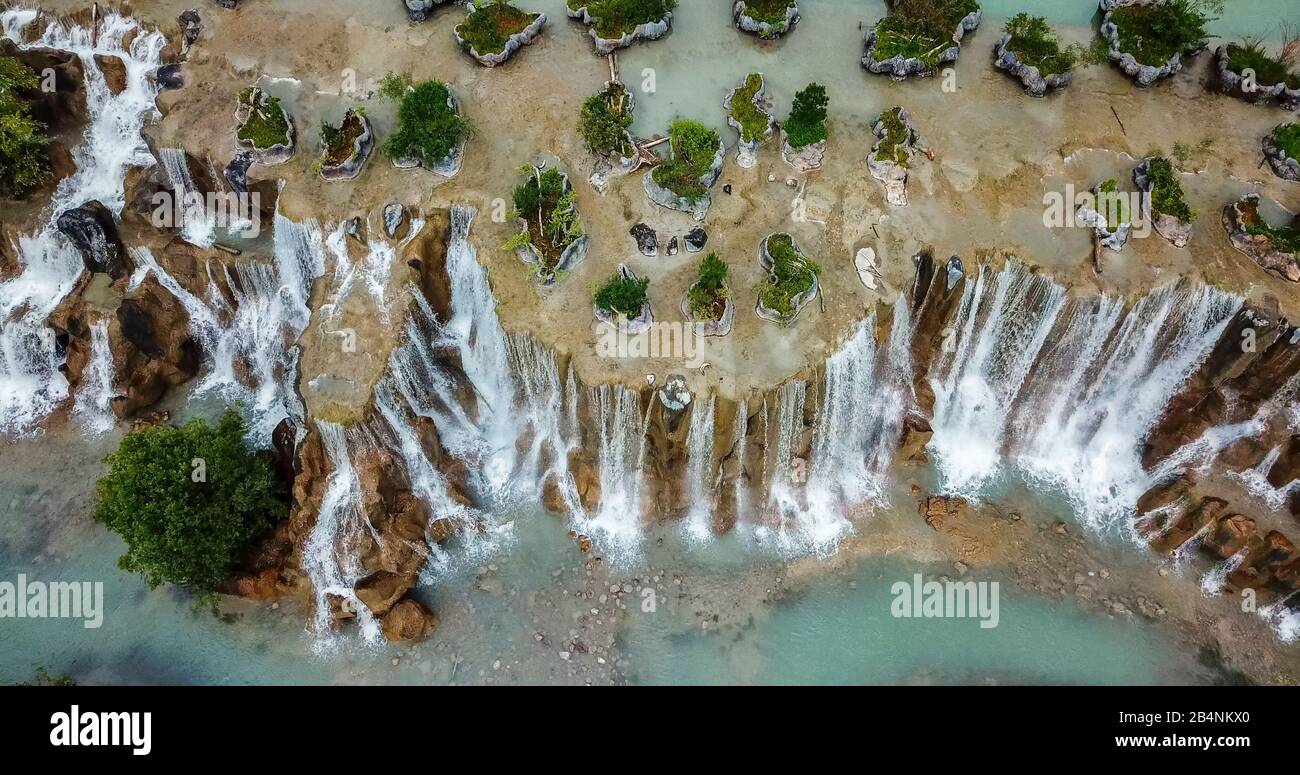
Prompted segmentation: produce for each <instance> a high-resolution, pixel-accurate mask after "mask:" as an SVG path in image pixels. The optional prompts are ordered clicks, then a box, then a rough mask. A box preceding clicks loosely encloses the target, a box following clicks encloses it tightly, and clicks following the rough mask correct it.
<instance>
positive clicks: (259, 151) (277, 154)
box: [235, 87, 298, 167]
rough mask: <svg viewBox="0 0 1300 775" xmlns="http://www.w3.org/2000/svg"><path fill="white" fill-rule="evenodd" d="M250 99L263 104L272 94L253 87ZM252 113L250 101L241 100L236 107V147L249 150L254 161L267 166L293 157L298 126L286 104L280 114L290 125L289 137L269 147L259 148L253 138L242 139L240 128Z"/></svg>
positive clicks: (281, 162)
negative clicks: (285, 107)
mask: <svg viewBox="0 0 1300 775" xmlns="http://www.w3.org/2000/svg"><path fill="white" fill-rule="evenodd" d="M250 99H251V100H252V101H259V100H260V101H261V102H262V103H263V104H267V103H268V102H269V100H270V95H268V94H267V93H266V92H264V91H262V90H261V89H258V88H257V87H253V91H252V95H251V97H250ZM252 114H253V106H252V105H251V104H250V103H247V102H244V101H243V100H240V102H239V106H238V107H236V108H235V122H236V124H237V126H236V128H235V149H236V150H239V151H247V152H248V153H249V154H250V155H251V156H252V159H253V161H255V162H257V163H258V164H261V165H262V166H265V167H274V166H276V165H278V164H284V163H285V162H287V161H289V160H290V159H292V158H293V152H294V149H295V148H296V147H297V145H298V128H297V127H296V126H295V125H294V123H293V116H291V115H289V111H287V110H285V109H284V105H281V106H280V114H281V115H283V116H284V122H285V124H287V125H288V127H289V130H288V133H287V134H288V137H287V138H286V140H285V142H283V143H276V144H275V145H272V146H270V147H269V148H258V147H257V146H255V145H253V141H252V140H241V139H240V137H239V130H240V129H243V127H244V124H245V123H247V122H248V119H249V118H250V117H251V116H252Z"/></svg>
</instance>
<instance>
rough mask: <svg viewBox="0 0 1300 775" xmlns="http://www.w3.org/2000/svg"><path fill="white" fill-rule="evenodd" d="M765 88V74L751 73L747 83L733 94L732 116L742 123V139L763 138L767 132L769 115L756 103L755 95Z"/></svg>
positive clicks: (753, 140) (747, 140)
mask: <svg viewBox="0 0 1300 775" xmlns="http://www.w3.org/2000/svg"><path fill="white" fill-rule="evenodd" d="M761 88H763V76H761V75H759V74H758V73H750V74H749V75H747V76H745V83H744V84H742V85H741V86H740V87H739V88H738V89H736V92H735V93H734V94H733V95H731V117H732V118H734V119H736V122H737V123H738V124H740V139H742V140H744V141H745V142H747V143H752V142H757V141H759V140H762V139H763V138H764V136H766V134H767V125H768V121H769V118H768V115H767V114H766V113H764V112H763V111H761V110H759V109H758V106H757V105H755V104H754V96H755V95H757V94H758V90H759V89H761Z"/></svg>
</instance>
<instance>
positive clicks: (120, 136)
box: [0, 9, 165, 435]
mask: <svg viewBox="0 0 1300 775" xmlns="http://www.w3.org/2000/svg"><path fill="white" fill-rule="evenodd" d="M38 19H40V20H41V21H42V22H44V23H45V27H44V29H43V30H41V31H40V34H39V35H38V36H36V37H35V39H34V40H32V41H30V42H28V41H27V39H26V38H27V32H28V28H29V27H30V26H31V25H32V24H34V23H36V22H37V20H38ZM0 30H3V35H4V37H5V38H7V39H9V40H11V41H13V42H14V43H15V44H16V45H17V46H18V47H19V48H23V49H27V48H52V49H58V50H62V51H67V52H70V53H72V54H74V55H76V56H77V58H78V59H79V60H80V62H81V65H82V68H83V71H84V74H85V76H84V77H85V81H84V83H83V89H84V92H85V96H86V110H87V115H88V119H89V124H88V126H87V128H86V133H85V135H84V137H83V138H82V140H81V142H80V143H79V144H78V145H77V146H76V147H75V148H74V149H73V150H72V157H73V161H74V163H75V165H76V170H75V172H73V173H72V174H71V175H69V176H68V177H67V178H64V179H63V180H61V181H60V182H59V183H58V185H57V186H56V188H55V191H54V195H53V198H52V200H51V203H50V207H49V219H48V221H47V223H46V225H45V226H44V227H43V228H41V229H40V230H39V231H37V232H36V233H34V234H28V235H22V236H20V237H19V238H18V240H17V244H16V245H14V248H15V253H16V254H17V257H18V264H19V267H20V274H19V275H18V276H17V277H14V278H11V279H9V280H6V281H4V282H0V432H10V433H14V434H19V435H22V434H28V433H31V432H33V431H34V430H35V429H36V427H37V424H38V423H39V422H40V421H41V420H42V419H44V418H45V417H46V416H47V415H48V414H49V413H50V412H51V411H53V410H54V409H55V408H56V407H57V406H58V405H59V404H61V403H63V402H64V401H65V400H66V399H67V398H68V395H69V392H70V390H69V385H68V382H67V380H66V379H65V378H64V376H63V375H62V374H61V373H60V372H59V370H58V366H59V363H60V358H59V357H58V355H57V354H56V352H55V346H54V337H53V333H52V332H51V331H50V330H49V329H48V328H47V327H46V325H45V321H46V319H47V318H48V317H49V315H50V313H51V312H52V311H53V310H54V308H55V307H57V306H58V304H59V302H60V301H61V300H62V299H63V297H64V296H66V295H67V294H68V293H69V292H70V291H71V290H72V289H73V287H74V285H75V283H76V280H77V278H78V276H79V275H80V274H81V272H82V269H83V266H82V261H81V256H80V254H79V253H78V252H77V250H76V249H75V248H74V247H73V246H72V245H71V244H70V243H69V242H68V240H67V239H65V238H64V237H63V235H62V234H60V233H59V232H58V230H57V228H56V227H55V221H56V220H57V218H58V216H59V215H61V214H62V213H64V212H66V211H67V210H70V209H73V208H76V207H79V206H81V205H83V204H85V203H87V202H89V201H91V200H98V201H100V202H102V203H103V204H104V205H105V206H106V207H108V208H109V210H111V211H112V212H114V213H119V212H121V210H122V207H123V204H124V194H123V181H124V179H125V177H126V171H127V170H128V169H129V168H131V167H142V166H149V165H152V164H153V163H154V159H153V157H152V156H151V155H150V153H149V149H148V147H147V146H146V145H145V143H144V140H143V138H142V137H141V135H140V129H141V127H142V126H143V125H144V122H145V121H146V120H147V119H148V118H149V117H150V116H152V115H155V114H156V107H155V105H154V101H155V99H156V97H157V91H158V87H157V86H156V84H155V83H154V82H153V79H152V78H151V77H150V75H151V74H152V73H153V71H154V70H156V69H157V68H158V66H159V65H160V64H161V54H162V48H163V45H164V42H165V41H164V39H163V36H162V34H161V33H159V32H156V31H147V30H143V29H141V27H140V25H139V24H137V23H136V22H135V21H134V20H131V19H128V18H125V17H123V16H120V15H118V14H115V13H106V14H105V15H104V16H103V18H102V19H100V21H99V24H98V26H97V27H96V28H95V29H94V30H91V29H88V28H86V27H82V26H79V25H72V26H69V25H66V24H64V23H63V22H61V21H59V20H50V19H46V18H44V17H41V16H40V15H39V14H38V13H37V12H36V11H34V10H31V9H10V10H5V11H0ZM128 35H133V36H134V37H133V38H132V40H131V43H130V45H129V46H127V45H124V41H125V40H126V39H127V37H128ZM97 55H99V56H105V57H112V58H116V59H120V60H122V62H123V63H124V64H125V66H126V88H125V89H124V90H123V91H122V92H121V93H120V94H116V95H115V94H113V93H112V91H111V90H110V89H109V87H108V83H107V82H106V80H105V79H104V74H103V72H102V71H101V70H100V67H99V64H98V62H96V60H95V57H96V56H97Z"/></svg>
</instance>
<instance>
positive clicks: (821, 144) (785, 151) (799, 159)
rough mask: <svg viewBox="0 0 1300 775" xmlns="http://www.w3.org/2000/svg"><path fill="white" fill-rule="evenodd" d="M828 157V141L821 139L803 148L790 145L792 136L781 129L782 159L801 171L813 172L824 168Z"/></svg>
mask: <svg viewBox="0 0 1300 775" xmlns="http://www.w3.org/2000/svg"><path fill="white" fill-rule="evenodd" d="M825 159H826V141H825V140H820V141H818V142H815V143H812V144H810V145H805V146H804V147H802V148H797V149H796V148H795V147H794V146H792V145H790V138H789V137H788V136H786V133H785V130H784V129H782V130H781V160H782V161H784V162H785V163H786V164H788V165H790V166H791V167H793V168H794V169H796V170H798V171H799V172H812V171H813V170H819V169H821V168H822V161H824V160H825Z"/></svg>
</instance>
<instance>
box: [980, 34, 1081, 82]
mask: <svg viewBox="0 0 1300 775" xmlns="http://www.w3.org/2000/svg"><path fill="white" fill-rule="evenodd" d="M1010 42H1011V35H1010V34H1009V33H1004V34H1003V35H1002V37H1000V38H998V42H997V43H995V44H993V66H994V67H996V68H998V69H999V70H1005V71H1006V72H1007V74H1008V75H1011V76H1013V77H1015V78H1019V79H1020V83H1021V84H1023V85H1024V87H1025V94H1028V95H1029V96H1030V97H1042V96H1044V95H1045V94H1047V91H1048V90H1049V89H1051V90H1059V89H1064V88H1065V87H1067V86H1069V85H1070V73H1069V72H1064V73H1049V74H1048V75H1043V74H1042V73H1041V72H1039V70H1038V68H1037V67H1034V66H1033V65H1027V64H1025V63H1023V62H1021V61H1020V60H1019V59H1018V58H1016V54H1015V52H1014V51H1012V50H1010V49H1009V48H1007V44H1009V43H1010Z"/></svg>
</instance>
